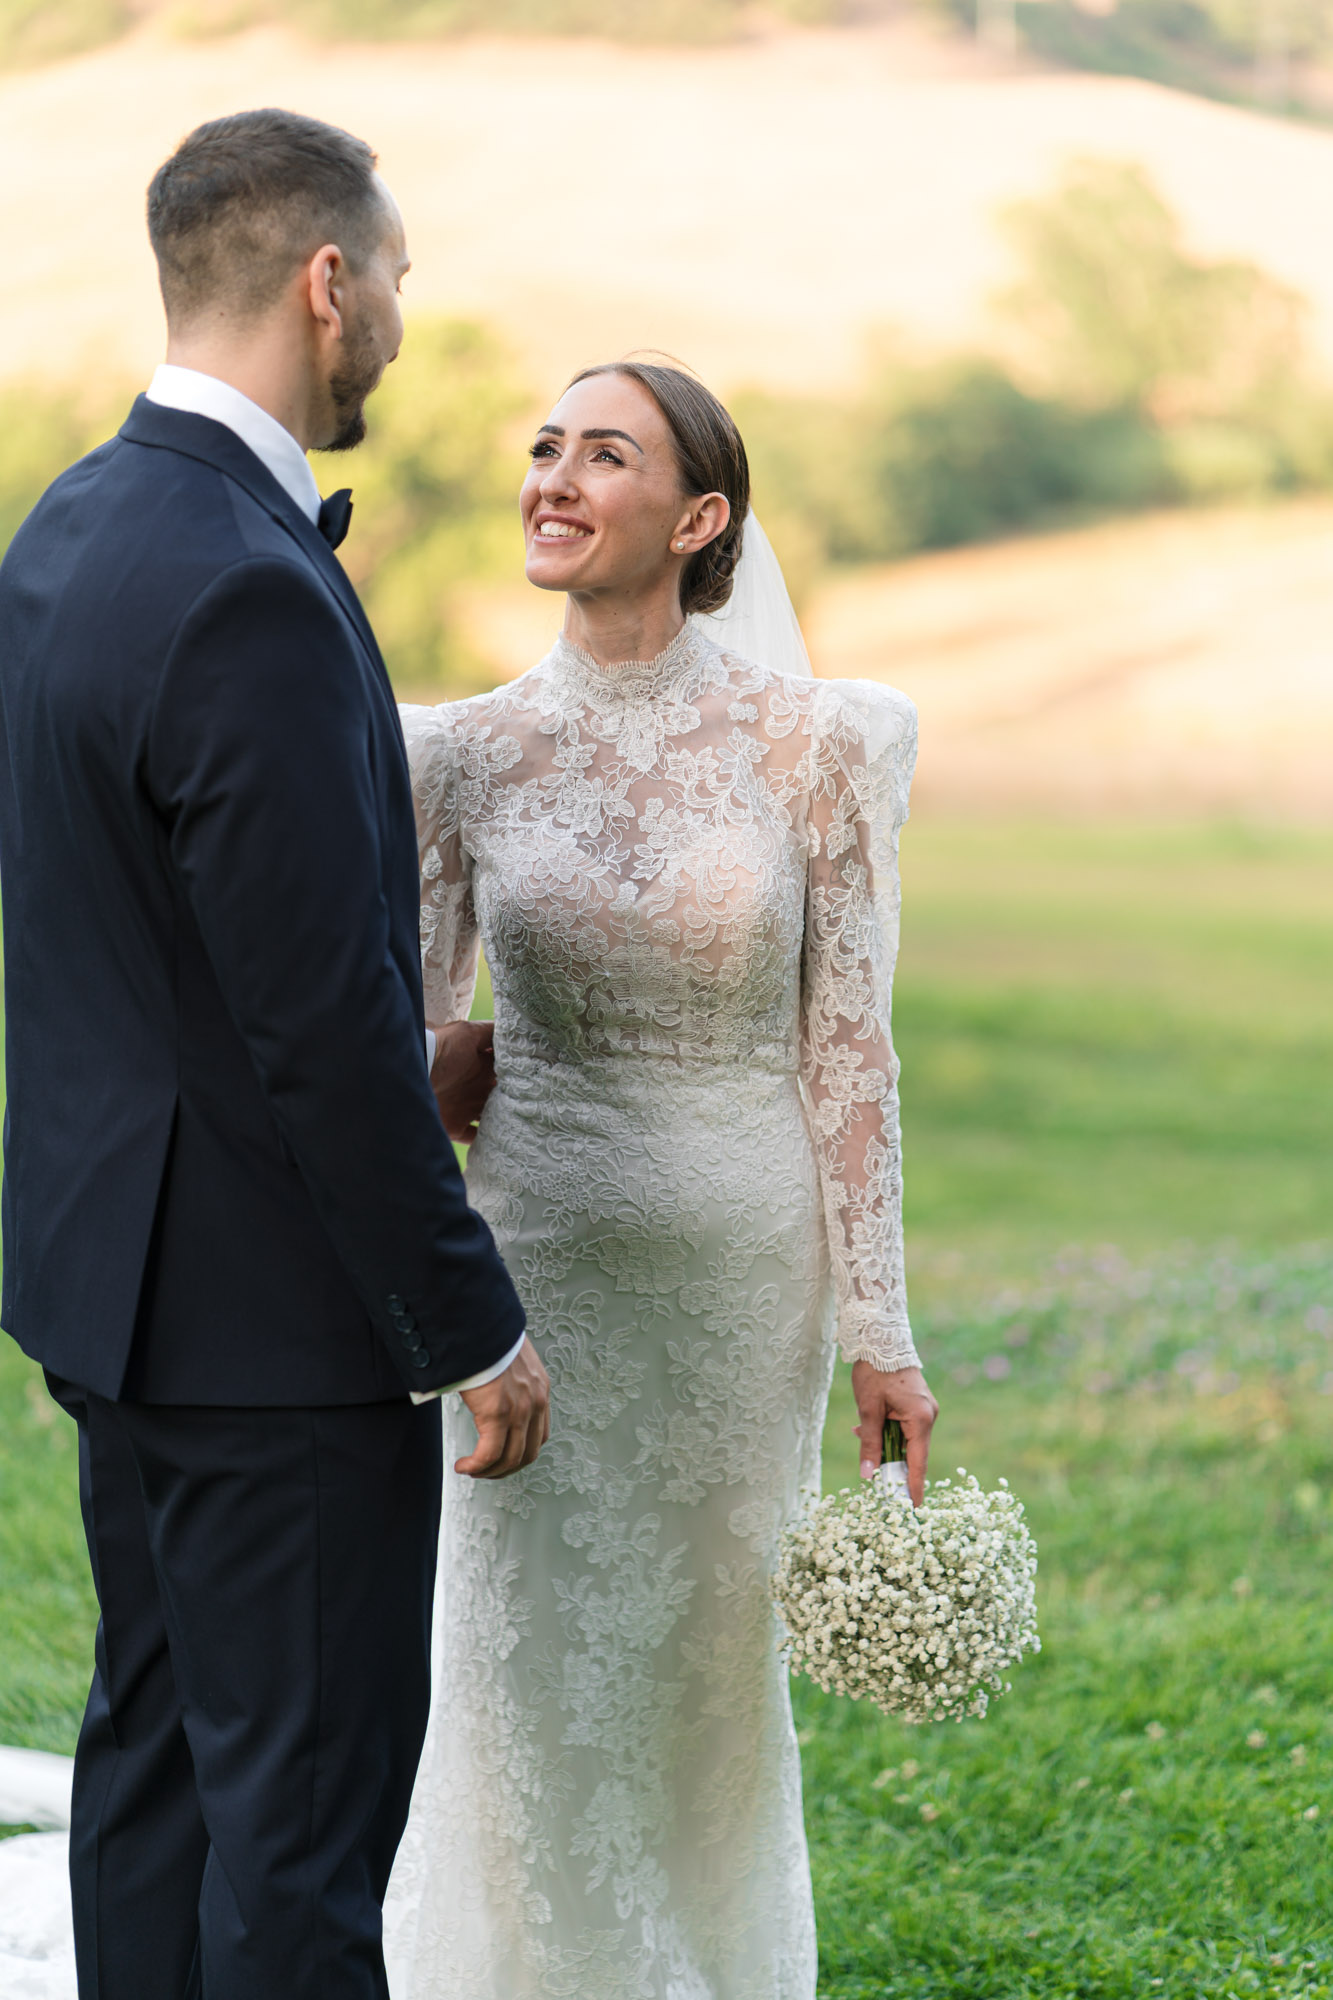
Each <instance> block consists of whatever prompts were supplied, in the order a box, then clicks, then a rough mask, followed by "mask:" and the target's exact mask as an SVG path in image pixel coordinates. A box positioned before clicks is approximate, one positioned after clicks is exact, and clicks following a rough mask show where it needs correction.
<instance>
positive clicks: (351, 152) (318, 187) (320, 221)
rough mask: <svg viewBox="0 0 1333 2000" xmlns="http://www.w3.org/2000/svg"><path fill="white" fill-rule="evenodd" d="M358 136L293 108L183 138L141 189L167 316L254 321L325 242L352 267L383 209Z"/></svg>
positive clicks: (375, 234)
mask: <svg viewBox="0 0 1333 2000" xmlns="http://www.w3.org/2000/svg"><path fill="white" fill-rule="evenodd" d="M375 166H376V156H375V154H374V153H373V152H372V150H371V148H370V147H369V146H368V145H367V144H366V142H365V140H364V139H356V138H353V136H352V134H351V133H350V132H343V131H341V130H340V129H339V127H338V126H336V125H325V124H324V123H322V121H321V120H320V119H318V118H304V117H302V116H301V114H300V113H299V112H296V111H238V112H235V113H233V115H232V116H231V117H229V118H214V119H211V120H210V121H209V123H208V124H207V125H200V126H198V127H196V129H195V130H194V131H193V132H191V133H190V134H189V136H188V138H185V139H182V140H181V143H180V145H179V146H178V147H177V148H176V150H175V152H174V153H173V154H172V156H171V158H170V159H169V160H167V161H165V162H164V163H163V165H162V166H160V167H159V168H158V170H157V172H156V173H155V174H154V176H153V179H152V184H151V185H150V187H149V189H148V235H149V239H150V240H151V242H152V245H153V253H154V255H155V256H156V258H157V269H158V277H159V280H160V282H161V286H162V301H163V304H164V305H165V306H166V310H167V320H168V322H169V323H172V324H180V323H182V322H184V321H187V320H189V319H191V318H193V317H194V315H195V314H196V313H198V312H199V311H201V310H202V309H203V308H205V307H207V306H210V305H214V304H226V305H227V306H229V307H230V308H231V309H232V310H234V311H239V312H241V313H243V314H245V315H246V316H250V317H257V316H258V315H259V314H261V313H263V312H264V311H266V310H267V308H268V307H269V306H271V305H273V304H274V303H275V301H276V300H277V299H278V297H279V296H280V294H281V292H282V289H283V286H284V285H285V284H286V283H287V281H288V279H289V278H290V277H291V275H292V273H293V271H295V270H296V269H297V268H298V266H299V265H300V264H302V263H303V262H304V261H305V259H306V258H307V257H312V256H313V255H314V253H315V251H316V250H318V249H319V247H320V245H321V244H323V243H336V244H337V245H338V248H339V249H340V250H341V251H342V253H343V255H344V256H345V257H346V258H347V260H348V263H349V265H350V266H351V268H352V269H353V270H354V271H355V270H357V269H359V268H360V267H361V265H362V264H363V263H364V261H365V259H366V258H368V257H369V256H370V255H371V253H372V252H373V250H374V248H375V246H376V244H377V243H378V241H379V239H380V237H381V236H382V234H383V231H384V227H385V223H386V219H387V211H386V209H385V205H384V200H383V197H382V195H381V192H380V186H379V183H378V181H377V180H376V177H375Z"/></svg>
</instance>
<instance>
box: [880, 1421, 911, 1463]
mask: <svg viewBox="0 0 1333 2000" xmlns="http://www.w3.org/2000/svg"><path fill="white" fill-rule="evenodd" d="M906 1457H907V1446H906V1445H905V1444H904V1443H903V1427H902V1425H901V1424H900V1423H899V1422H898V1419H897V1417H890V1418H889V1421H888V1422H887V1423H886V1424H885V1426H884V1458H885V1462H886V1463H887V1464H889V1465H901V1464H902V1463H903V1461H904V1460H905V1459H906Z"/></svg>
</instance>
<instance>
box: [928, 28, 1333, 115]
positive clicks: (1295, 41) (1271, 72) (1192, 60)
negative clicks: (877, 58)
mask: <svg viewBox="0 0 1333 2000" xmlns="http://www.w3.org/2000/svg"><path fill="white" fill-rule="evenodd" d="M955 4H956V0H955ZM1015 14H1016V17H1017V25H1018V29H1019V33H1020V35H1021V37H1022V39H1023V41H1024V42H1026V44H1027V45H1028V47H1029V48H1031V49H1033V50H1034V51H1035V52H1036V53H1037V54H1038V55H1041V56H1045V57H1046V58H1047V59H1048V60H1050V61H1053V62H1057V63H1061V64H1064V65H1066V66H1067V67H1069V68H1071V69H1084V70H1094V71H1097V72H1099V73H1100V74H1102V75H1106V76H1141V77H1146V78H1147V79H1148V80H1149V81H1150V82H1152V83H1160V84H1165V85H1166V86H1167V87H1168V88H1170V89H1173V90H1186V91H1192V92H1194V93H1195V94H1196V95H1199V96H1203V97H1213V98H1218V99H1220V100H1222V101H1223V102H1229V103H1243V104H1254V103H1261V104H1262V105H1263V106H1264V108H1265V109H1267V110H1270V111H1288V110H1292V111H1297V112H1302V113H1304V114H1306V115H1309V116H1316V117H1324V118H1326V117H1327V115H1328V105H1327V98H1326V94H1325V93H1323V92H1322V91H1321V90H1320V89H1319V88H1318V82H1319V78H1318V66H1319V63H1320V59H1321V58H1324V59H1326V58H1327V55H1328V52H1329V49H1330V46H1333V9H1331V8H1330V6H1329V4H1328V0H1279V4H1277V5H1274V4H1273V0H1119V4H1118V5H1117V6H1115V7H1112V8H1110V9H1109V10H1106V11H1102V10H1101V9H1098V10H1096V11H1093V10H1092V9H1091V8H1087V7H1083V6H1081V5H1080V4H1079V0H1017V6H1016V8H1015ZM1312 86H1313V87H1312Z"/></svg>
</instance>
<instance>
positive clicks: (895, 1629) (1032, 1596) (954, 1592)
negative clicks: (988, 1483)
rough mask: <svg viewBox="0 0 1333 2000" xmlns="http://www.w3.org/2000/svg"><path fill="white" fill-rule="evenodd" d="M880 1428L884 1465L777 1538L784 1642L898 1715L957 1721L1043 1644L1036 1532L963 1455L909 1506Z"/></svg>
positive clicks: (812, 1670)
mask: <svg viewBox="0 0 1333 2000" xmlns="http://www.w3.org/2000/svg"><path fill="white" fill-rule="evenodd" d="M889 1429H890V1436H889V1438H888V1439H887V1440H886V1445H887V1450H888V1451H889V1452H891V1453H892V1456H891V1457H886V1462H885V1464H884V1466H883V1468H882V1470H881V1472H880V1474H878V1475H877V1476H876V1478H875V1479H873V1480H868V1481H867V1482H866V1484H865V1485H864V1486H863V1487H861V1488H860V1490H859V1491H852V1490H850V1489H848V1488H846V1487H844V1488H843V1490H842V1492H841V1493H834V1494H830V1495H829V1496H828V1497H827V1498H826V1499H823V1500H820V1501H819V1502H818V1503H817V1504H816V1505H815V1507H814V1508H813V1509H812V1511H811V1513H810V1516H809V1518H808V1519H807V1520H806V1521H805V1522H804V1523H802V1525H800V1526H799V1527H796V1528H792V1529H789V1530H788V1532H787V1534H786V1535H784V1537H783V1540H782V1552H781V1559H780V1562H779V1565H778V1570H777V1574H776V1576H775V1577H774V1579H773V1586H772V1588H773V1597H774V1601H775V1603H776V1604H777V1607H778V1610H779V1612H780V1613H781V1615H782V1620H783V1623H784V1625H785V1626H786V1634H787V1636H786V1640H785V1648H786V1651H787V1654H788V1657H789V1660H790V1662H791V1666H792V1669H793V1671H794V1672H797V1673H804V1674H808V1675H809V1676H810V1679H811V1680H812V1681H814V1683H815V1685H816V1686H817V1687H821V1688H824V1689H825V1690H826V1691H827V1692H828V1693H830V1694H845V1695H850V1696H851V1698H852V1700H853V1701H859V1700H860V1699H861V1697H862V1696H863V1695H864V1696H867V1697H868V1698H869V1699H870V1700H871V1701H873V1702H874V1703H875V1705H876V1706H877V1707H879V1708H882V1709H884V1710H886V1711H887V1712H888V1713H889V1714H893V1715H900V1716H902V1717H903V1719H904V1720H905V1721H907V1722H931V1721H934V1722H944V1721H955V1722H961V1721H962V1720H963V1718H964V1717H965V1716H969V1715H975V1716H981V1715H984V1714H985V1713H986V1709H987V1706H988V1704H989V1701H990V1697H991V1696H992V1695H996V1694H1004V1693H1007V1692H1008V1688H1009V1683H1008V1681H1006V1680H1005V1678H1004V1675H1005V1670H1006V1669H1007V1668H1009V1667H1012V1666H1014V1665H1016V1663H1017V1662H1018V1661H1019V1660H1020V1659H1021V1658H1022V1656H1023V1654H1024V1653H1025V1652H1032V1653H1036V1652H1039V1651H1040V1650H1041V1641H1040V1639H1039V1638H1038V1637H1037V1608H1036V1576H1037V1545H1036V1543H1035V1542H1034V1541H1033V1539H1032V1535H1031V1533H1030V1532H1029V1530H1028V1527H1027V1524H1026V1522H1025V1521H1024V1519H1023V1508H1022V1504H1021V1502H1020V1501H1018V1500H1016V1499H1015V1498H1014V1496H1013V1494H1012V1493H1011V1492H1010V1491H1009V1487H1008V1483H1007V1482H1006V1481H1005V1480H1003V1479H1002V1480H1001V1481H1000V1487H999V1491H998V1492H995V1493H983V1492H982V1490H981V1487H980V1486H979V1485H978V1483H977V1481H976V1480H975V1479H973V1478H972V1477H971V1476H970V1475H969V1474H968V1473H966V1472H964V1471H963V1470H962V1469H961V1468H960V1470H959V1474H958V1483H957V1484H955V1483H954V1482H953V1481H952V1480H949V1479H939V1480H934V1481H932V1482H931V1483H930V1485H929V1486H928V1487H927V1490H926V1497H925V1500H924V1501H923V1503H922V1505H921V1507H920V1508H919V1509H918V1508H915V1507H913V1505H912V1502H911V1498H910V1496H909V1494H908V1491H907V1482H906V1467H905V1466H904V1465H903V1463H902V1438H901V1433H900V1432H899V1431H898V1426H897V1425H896V1424H894V1425H890V1427H889Z"/></svg>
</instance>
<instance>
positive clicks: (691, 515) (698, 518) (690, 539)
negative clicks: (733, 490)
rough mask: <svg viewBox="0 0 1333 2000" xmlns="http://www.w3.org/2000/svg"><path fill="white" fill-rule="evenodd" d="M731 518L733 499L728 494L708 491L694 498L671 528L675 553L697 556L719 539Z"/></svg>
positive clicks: (672, 546)
mask: <svg viewBox="0 0 1333 2000" xmlns="http://www.w3.org/2000/svg"><path fill="white" fill-rule="evenodd" d="M730 519H731V502H730V500H728V498H727V496H726V494H725V493H705V494H703V495H702V496H701V498H699V499H698V500H691V502H690V504H689V506H688V507H687V508H686V510H685V512H684V513H683V514H682V515H681V517H680V519H679V520H678V521H677V523H676V525H675V528H674V529H673V531H672V535H671V552H672V554H673V555H678V556H697V555H698V553H699V551H700V549H706V548H707V547H708V544H709V543H710V542H715V541H716V540H717V538H718V536H719V535H720V534H721V533H722V531H723V529H724V528H725V527H726V525H727V523H728V521H729V520H730Z"/></svg>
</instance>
